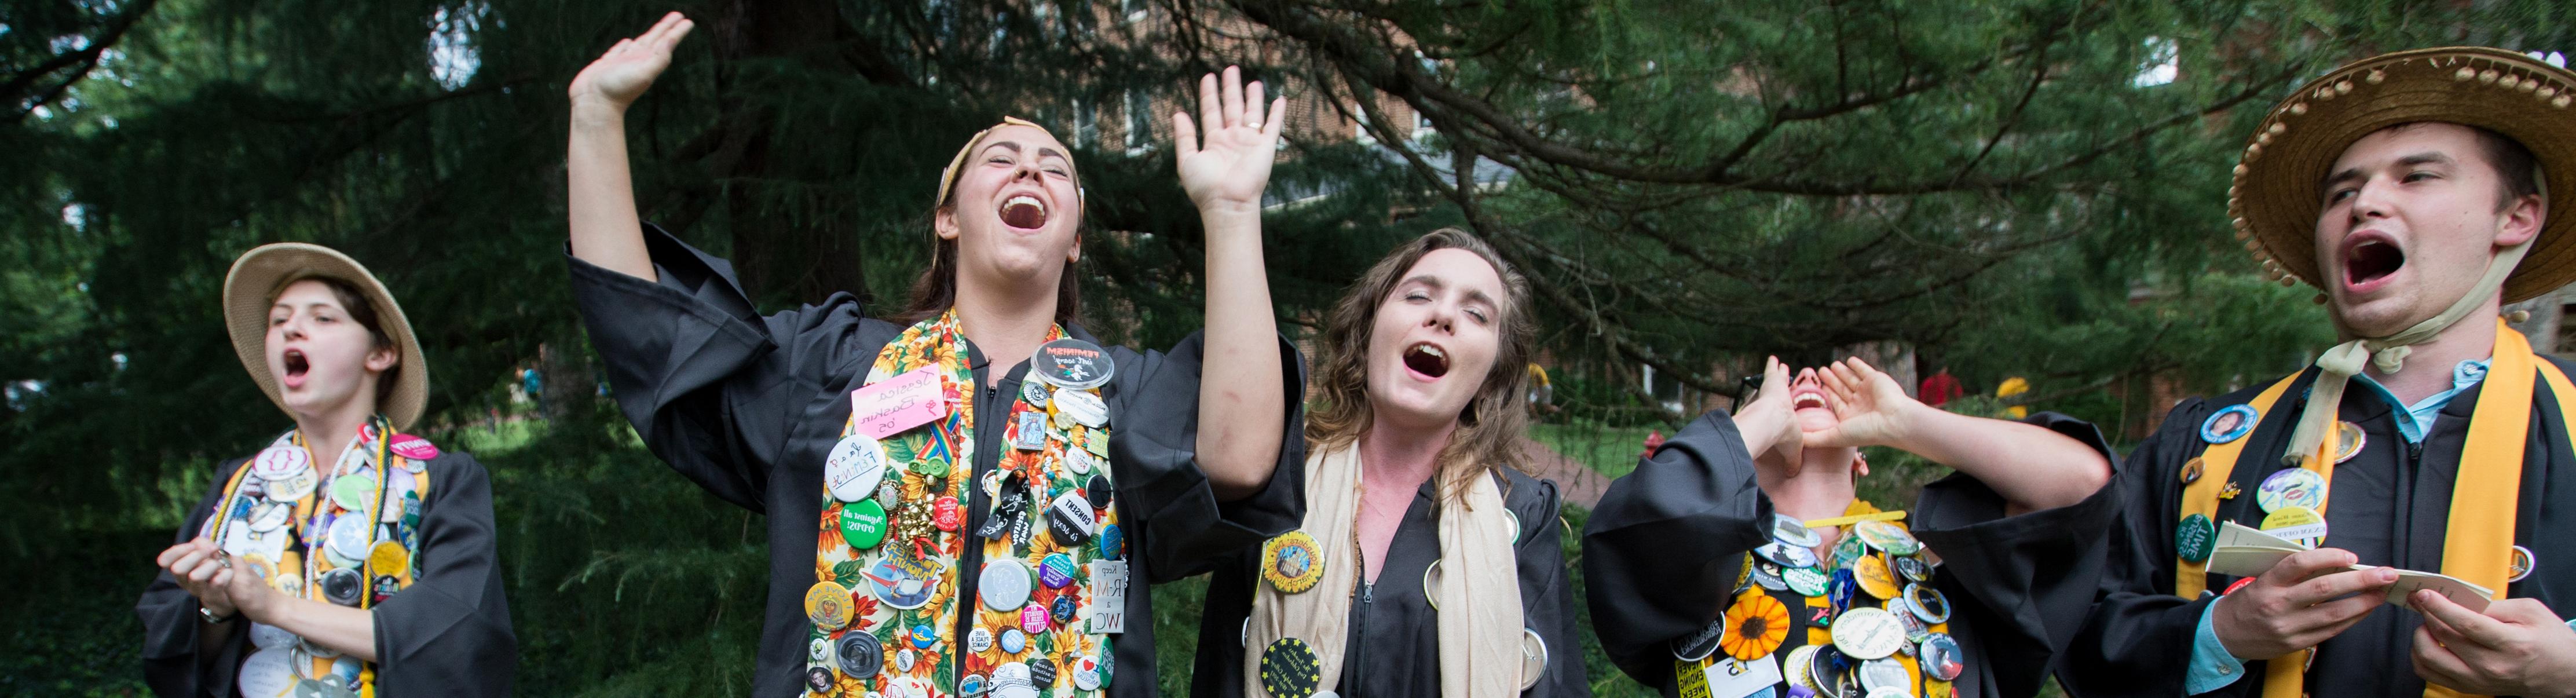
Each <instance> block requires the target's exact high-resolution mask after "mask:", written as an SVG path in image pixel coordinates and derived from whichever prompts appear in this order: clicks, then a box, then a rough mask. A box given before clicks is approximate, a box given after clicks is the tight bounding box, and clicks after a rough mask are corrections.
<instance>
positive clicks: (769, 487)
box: [566, 226, 1306, 698]
mask: <svg viewBox="0 0 2576 698" xmlns="http://www.w3.org/2000/svg"><path fill="white" fill-rule="evenodd" d="M644 241H645V245H646V247H647V248H648V249H649V251H650V253H651V256H652V260H653V267H654V271H655V272H656V273H657V274H659V275H660V277H661V278H660V281H659V282H658V283H657V282H650V281H645V280H642V279H638V278H635V277H632V276H628V275H625V274H621V273H618V272H615V271H610V270H607V269H603V268H600V267H598V266H595V265H592V264H591V263H589V262H585V261H582V260H581V259H579V258H573V257H569V256H567V257H566V259H567V261H568V262H569V263H570V264H571V266H572V289H573V298H574V300H575V301H576V302H578V303H579V304H580V308H581V315H582V320H583V323H584V324H585V326H587V327H588V328H589V330H590V341H591V344H592V346H593V347H595V348H596V349H598V351H599V355H600V358H601V360H602V361H603V362H604V363H605V364H606V367H607V373H608V383H609V387H610V388H612V389H613V390H614V393H615V395H616V398H617V404H618V406H619V407H621V408H623V409H624V410H625V412H626V416H627V419H628V420H630V421H632V422H633V423H634V425H635V431H636V433H637V434H639V435H641V436H642V437H643V439H644V443H645V445H646V446H649V447H651V448H652V450H653V453H654V454H655V455H657V456H660V457H661V458H662V460H663V461H664V462H667V463H669V464H670V465H671V468H672V469H674V470H678V471H679V472H680V474H681V475H683V476H686V477H688V478H689V479H690V480H691V481H694V482H696V483H698V486H700V487H704V488H706V489H707V491H709V492H712V493H714V494H715V495H716V496H717V497H719V498H722V499H724V500H725V501H728V502H732V503H734V504H735V505H738V506H741V507H743V508H745V509H750V510H752V511H755V512H760V513H763V514H766V515H767V516H768V527H769V530H768V536H767V542H768V546H769V602H768V609H767V613H766V615H765V617H764V619H763V621H762V624H761V637H760V656H759V667H758V672H759V673H758V674H756V675H755V676H754V677H753V680H752V687H753V692H752V695H754V696H761V697H764V698H776V697H779V696H794V695H801V694H802V693H803V692H804V690H805V689H804V686H805V675H804V671H805V665H806V658H805V657H806V639H807V637H808V634H809V633H810V632H811V631H812V629H813V624H812V622H810V621H808V620H806V616H805V611H804V607H803V603H804V596H805V591H806V589H807V588H808V587H811V586H813V585H814V542H815V534H816V531H815V528H814V522H815V521H816V517H818V516H820V515H821V510H820V508H819V507H820V500H821V497H822V495H821V493H822V492H823V459H824V456H825V454H826V453H827V452H828V451H829V450H830V449H831V447H832V444H834V443H836V442H838V441H839V440H840V437H841V429H842V427H843V426H844V425H845V423H846V422H847V421H848V420H849V416H850V400H849V394H850V391H852V390H855V389H857V388H858V387H859V386H861V385H863V384H864V383H865V382H866V380H867V374H868V371H869V369H870V368H871V367H873V366H874V365H875V362H876V358H877V352H878V350H880V349H882V348H883V347H884V346H885V345H886V343H887V342H889V341H892V340H893V339H894V338H895V337H896V335H899V334H901V333H902V332H903V331H904V329H905V327H904V326H902V325H896V324H893V323H889V322H886V321H883V320H879V319H876V318H873V317H869V316H868V315H867V314H866V309H865V308H862V307H861V306H860V304H859V302H858V299H857V298H855V297H853V296H851V295H850V294H848V293H835V294H832V296H831V297H830V298H826V299H824V301H823V304H822V305H807V306H804V307H801V308H798V309H795V310H789V311H784V312H779V313H776V314H772V315H769V316H766V317H763V316H761V315H759V314H758V313H757V312H755V311H754V310H753V309H752V306H751V301H750V299H749V298H748V297H746V296H745V295H744V294H743V291H742V287H741V284H740V283H739V282H737V281H736V280H735V279H734V276H733V266H732V265H731V264H728V263H726V262H725V261H724V260H722V259H718V258H716V257H714V256H711V255H708V254H707V253H705V252H702V251H699V250H698V249H696V248H693V247H690V246H688V245H687V244H685V243H682V242H680V241H679V239H677V238H674V237H672V236H671V235H670V234H669V233H666V232H663V231H662V230H661V229H660V228H658V227H653V226H646V227H645V230H644ZM1065 332H1066V333H1067V334H1069V335H1071V336H1073V337H1076V338H1079V339H1083V340H1085V341H1093V342H1095V343H1096V342H1097V340H1094V339H1093V338H1092V337H1091V335H1090V334H1089V333H1087V332H1084V331H1083V329H1082V328H1081V327H1066V328H1065ZM1108 351H1109V353H1110V357H1111V359H1112V361H1113V362H1114V363H1115V365H1116V366H1117V370H1116V373H1115V375H1114V376H1112V377H1111V379H1110V382H1109V383H1108V384H1107V385H1104V386H1102V387H1101V397H1102V398H1103V399H1104V400H1105V401H1106V402H1107V403H1108V405H1109V413H1110V422H1109V427H1110V430H1111V436H1110V441H1109V462H1110V467H1111V468H1112V473H1113V474H1114V475H1115V477H1114V478H1113V479H1114V480H1115V481H1116V482H1117V487H1118V489H1117V496H1115V497H1114V498H1112V506H1116V507H1119V509H1118V514H1119V520H1120V521H1121V526H1122V527H1123V528H1124V529H1125V530H1126V531H1127V534H1126V535H1127V538H1128V543H1127V545H1128V548H1129V550H1131V551H1135V554H1133V555H1130V556H1129V558H1128V559H1129V560H1130V562H1129V565H1130V574H1132V575H1134V578H1135V579H1137V580H1139V581H1144V582H1152V583H1160V582H1166V581H1171V580H1174V579H1179V578H1181V577H1186V576H1189V575H1193V574H1198V573H1200V572H1204V571H1207V569H1208V568H1209V566H1210V565H1212V564H1214V562H1215V561H1216V560H1217V559H1218V557H1219V556H1221V555H1223V554H1225V553H1229V552H1233V551H1235V550H1238V549H1241V548H1245V547H1257V546H1259V545H1260V544H1261V542H1262V541H1263V540H1266V539H1268V538H1269V537H1270V536H1273V535H1277V534H1279V533H1284V532H1286V531H1288V530H1291V529H1294V528H1296V527H1297V522H1298V520H1299V519H1300V518H1301V517H1302V516H1304V514H1305V499H1304V487H1303V485H1302V484H1301V483H1302V482H1303V481H1304V479H1305V469H1304V467H1303V463H1304V462H1305V458H1306V449H1305V443H1304V439H1302V438H1301V437H1300V436H1299V431H1298V430H1297V429H1293V428H1292V429H1286V430H1284V431H1283V437H1282V440H1281V443H1280V446H1279V462H1278V464H1277V469H1276V470H1274V471H1273V472H1272V473H1271V478H1270V481H1269V482H1268V483H1267V484H1265V485H1264V486H1263V488H1262V489H1261V490H1260V491H1259V492H1258V493H1256V494H1254V495H1253V496H1251V497H1249V498H1246V499H1243V500H1240V501H1234V502H1219V501H1217V498H1216V493H1215V491H1214V490H1212V489H1210V487H1209V484H1208V479H1207V474H1206V473H1205V472H1204V471H1201V470H1200V469H1199V466H1198V462H1197V454H1196V450H1197V446H1198V404H1199V375H1200V370H1201V367H1200V352H1201V346H1200V337H1199V336H1198V335H1195V334H1193V335H1191V336H1190V337H1189V338H1188V339H1184V340H1182V341H1181V343H1180V344H1179V345H1178V346H1175V347H1173V348H1172V350H1171V351H1169V352H1143V353H1139V352H1137V351H1135V350H1132V349H1128V348H1125V347H1114V346H1113V347H1108ZM1279 353H1280V361H1281V365H1282V366H1283V367H1286V368H1288V369H1289V371H1288V373H1287V374H1286V375H1285V376H1283V379H1284V380H1283V384H1282V386H1281V388H1282V391H1283V393H1284V394H1285V395H1286V397H1287V404H1286V405H1285V407H1286V409H1287V420H1288V421H1287V422H1286V423H1287V424H1291V425H1294V424H1298V423H1300V422H1301V420H1303V419H1304V418H1305V417H1304V412H1303V410H1302V409H1301V407H1300V402H1301V400H1300V398H1301V396H1303V395H1304V389H1303V388H1304V385H1305V376H1304V364H1303V362H1302V360H1301V359H1300V358H1299V357H1298V354H1297V350H1296V347H1295V346H1293V345H1290V344H1289V343H1288V342H1287V341H1286V340H1284V339H1283V340H1281V342H1280V349H1279ZM1001 359H1002V361H1004V362H1005V363H1003V364H1001V365H1000V366H995V365H994V364H993V363H992V358H990V357H986V356H984V355H983V354H982V353H981V352H980V351H977V352H971V353H970V356H969V357H968V362H969V363H970V364H971V365H972V367H973V369H974V373H975V380H976V382H977V383H978V384H984V383H985V382H986V381H987V380H988V376H989V375H990V374H989V373H988V371H993V370H1003V371H1006V374H1005V375H1004V377H1003V378H1002V380H1001V381H1000V382H999V384H998V385H996V386H994V387H991V388H987V389H985V390H982V391H980V392H979V393H978V394H977V395H976V396H975V398H974V409H975V410H977V412H976V415H977V416H976V420H975V421H976V422H977V423H979V424H987V425H998V424H1002V423H1003V417H1002V416H1003V415H1004V414H1006V413H1007V411H1008V410H1009V409H1010V405H1011V400H1013V399H1014V397H1015V396H1017V395H1018V394H1019V391H1020V382H1021V380H1022V375H1023V374H1024V373H1026V371H1027V370H1028V360H1027V357H1001ZM1002 432H1003V430H1002V429H998V428H987V429H979V430H977V431H976V432H975V438H976V440H977V442H978V443H977V445H976V448H975V454H976V457H975V463H974V467H975V468H976V470H977V471H979V472H980V471H983V470H985V469H989V468H993V467H995V465H996V462H997V460H998V459H999V458H1000V455H1001V454H1002V453H1003V452H1004V451H1005V450H1007V449H1006V448H1004V447H1003V444H1002ZM971 489H972V490H973V491H974V501H973V502H972V503H971V506H969V507H968V512H969V514H970V516H971V517H972V518H971V519H970V520H969V521H968V522H967V523H966V530H974V529H975V528H977V527H980V526H982V525H983V521H984V517H985V516H986V515H987V514H988V513H989V511H988V510H989V509H990V508H991V507H992V502H990V501H988V500H989V498H988V497H987V496H986V495H985V493H984V490H983V488H980V487H978V488H971ZM982 557H983V548H982V546H975V545H969V546H966V553H965V555H964V556H963V557H961V558H959V560H958V563H959V565H961V568H962V569H966V570H974V569H979V568H980V567H981V564H982ZM960 581H961V584H960V587H959V589H958V591H957V595H958V598H962V599H972V598H975V582H976V576H975V575H973V574H967V575H965V577H964V578H963V579H962V580H960ZM1152 596H1153V595H1152V593H1151V592H1150V590H1148V589H1147V588H1146V586H1145V585H1144V584H1137V585H1135V586H1133V587H1130V590H1129V592H1128V594H1127V619H1128V620H1127V624H1126V628H1127V632H1126V633H1125V634H1123V635H1119V636H1116V637H1115V639H1114V640H1113V644H1114V650H1115V652H1116V656H1115V658H1114V660H1115V661H1114V664H1113V665H1114V666H1115V667H1116V672H1115V673H1114V674H1113V675H1112V676H1111V681H1110V683H1109V686H1108V693H1109V695H1112V696H1119V697H1121V698H1125V697H1130V696H1135V697H1143V696H1152V695H1154V694H1155V686H1154V676H1155V674H1156V669H1155V666H1154V621H1153V619H1154V614H1153V603H1152ZM960 644H963V643H947V644H946V645H945V646H947V647H956V646H958V645H960ZM951 688H952V690H953V687H951Z"/></svg>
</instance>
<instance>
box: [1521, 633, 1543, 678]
mask: <svg viewBox="0 0 2576 698" xmlns="http://www.w3.org/2000/svg"><path fill="white" fill-rule="evenodd" d="M1546 673H1547V639H1546V638H1542V637H1539V636H1538V631H1536V630H1531V629H1529V628H1522V629H1521V690H1524V691H1527V690H1529V689H1530V687H1531V686H1536V685H1538V680H1539V677H1540V676H1542V675H1545V674H1546Z"/></svg>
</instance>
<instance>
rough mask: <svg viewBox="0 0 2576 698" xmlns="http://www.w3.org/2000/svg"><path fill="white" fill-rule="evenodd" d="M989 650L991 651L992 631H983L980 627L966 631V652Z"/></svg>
mask: <svg viewBox="0 0 2576 698" xmlns="http://www.w3.org/2000/svg"><path fill="white" fill-rule="evenodd" d="M989 649H993V631H990V630H985V629H984V628H983V627H981V626H978V627H976V628H975V629H974V630H969V631H966V651H968V652H983V651H985V650H989Z"/></svg>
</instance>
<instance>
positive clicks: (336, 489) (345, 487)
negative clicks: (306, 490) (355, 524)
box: [331, 473, 376, 512]
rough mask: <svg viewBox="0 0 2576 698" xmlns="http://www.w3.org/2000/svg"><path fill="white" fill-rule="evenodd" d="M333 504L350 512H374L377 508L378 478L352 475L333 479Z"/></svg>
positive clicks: (371, 475) (366, 474)
mask: <svg viewBox="0 0 2576 698" xmlns="http://www.w3.org/2000/svg"><path fill="white" fill-rule="evenodd" d="M331 503H332V504H336V505H339V507H340V508H342V509H346V510H349V511H359V512H363V511H372V510H374V509H375V506H376V476H375V475H374V474H371V473H351V474H348V475H342V476H339V477H335V478H332V479H331Z"/></svg>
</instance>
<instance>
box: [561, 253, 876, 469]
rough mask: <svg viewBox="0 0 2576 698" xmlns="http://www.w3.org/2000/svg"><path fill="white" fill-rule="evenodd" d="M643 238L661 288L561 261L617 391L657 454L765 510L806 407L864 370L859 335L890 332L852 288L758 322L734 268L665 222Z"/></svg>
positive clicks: (619, 401) (577, 262) (587, 265)
mask: <svg viewBox="0 0 2576 698" xmlns="http://www.w3.org/2000/svg"><path fill="white" fill-rule="evenodd" d="M643 235H644V242H645V247H646V248H647V249H648V250H649V251H650V253H651V255H652V260H653V269H654V272H655V273H656V274H657V275H658V276H659V277H660V278H659V280H658V281H645V280H643V279H640V278H636V277H633V276H628V275H626V274H623V273H620V272H616V271H612V270H609V269H605V268H602V267H599V266H597V265H594V264H591V263H589V262H586V261H582V260H581V259H580V258H578V257H573V256H570V255H566V256H565V261H566V262H567V263H568V264H569V265H570V266H571V271H572V292H573V300H574V302H575V303H576V304H577V305H579V306H580V309H581V317H582V324H583V326H584V327H585V328H587V329H588V330H589V332H590V342H591V346H592V347H594V348H596V349H597V350H598V351H599V355H600V359H601V360H602V362H603V363H605V364H606V367H607V374H608V384H609V387H611V388H612V389H613V392H614V394H615V395H616V399H617V404H618V407H619V408H621V409H623V410H624V411H625V412H626V417H627V419H628V421H631V422H633V423H634V425H635V431H636V433H637V434H638V435H639V436H641V437H643V440H644V444H645V445H646V446H648V447H650V448H651V449H652V451H653V454H654V455H656V456H659V457H661V459H662V461H663V462H665V463H669V464H670V465H671V468H672V469H674V470H678V471H680V474H682V475H684V476H687V477H688V478H689V479H690V480H692V481H694V482H696V483H698V485H699V486H700V487H704V488H706V489H707V491H708V492H711V493H714V494H715V495H716V496H717V497H720V498H723V499H724V500H725V501H728V502H732V503H734V504H735V505H738V506H741V507H743V508H746V509H750V510H752V511H758V512H763V513H766V506H765V504H764V501H765V499H764V497H763V495H764V494H765V493H766V492H767V491H768V488H769V472H770V466H771V465H772V464H774V463H776V462H777V460H778V458H779V457H780V454H781V453H782V452H784V451H785V450H786V448H787V443H788V439H789V436H790V434H791V433H792V431H793V427H794V425H795V423H796V420H797V419H798V418H799V417H800V416H802V414H801V413H802V411H803V409H804V408H805V407H806V406H807V405H808V404H809V403H810V402H811V401H812V399H813V398H814V396H815V395H816V394H818V393H820V392H822V390H823V385H824V378H825V377H826V376H830V375H833V374H834V373H836V372H850V371H863V370H865V369H866V366H864V365H860V364H859V362H857V361H855V360H854V357H856V356H857V353H856V352H854V351H853V350H852V349H853V347H854V346H855V345H857V344H860V343H863V341H862V340H861V339H860V337H859V335H860V333H861V332H863V331H871V330H880V328H882V327H887V326H886V325H885V323H883V322H879V321H875V320H868V319H866V318H865V317H864V316H863V315H862V314H861V308H860V305H859V302H858V300H857V298H856V297H854V296H851V295H850V294H848V293H835V294H832V296H831V297H829V298H826V299H825V300H824V301H823V304H822V305H819V306H815V305H808V306H804V307H802V308H799V309H797V310H790V311H785V312H780V313H777V314H774V315H770V316H767V317H762V316H760V315H759V314H758V313H756V312H755V311H754V310H753V308H752V304H751V299H750V298H749V297H748V296H746V295H744V293H743V290H742V285H741V284H740V283H739V282H738V281H736V280H735V278H734V274H733V265H731V264H729V263H727V262H725V261H724V260H723V259H719V258H717V257H715V256H713V255H709V254H707V253H705V252H702V251H699V250H698V249H697V248H694V247H690V246H689V245H687V244H686V243H682V242H680V241H679V239H678V238H675V237H672V236H671V234H670V233H667V232H664V231H663V230H662V229H661V228H659V227H655V226H652V225H646V226H645V227H644V232H643ZM874 334H881V335H884V336H887V337H890V336H891V335H892V331H891V330H890V329H883V330H880V331H876V332H874ZM882 343H883V342H882V341H879V342H878V344H882ZM867 356H868V357H869V358H873V356H874V354H873V353H869V354H868V355H867Z"/></svg>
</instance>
